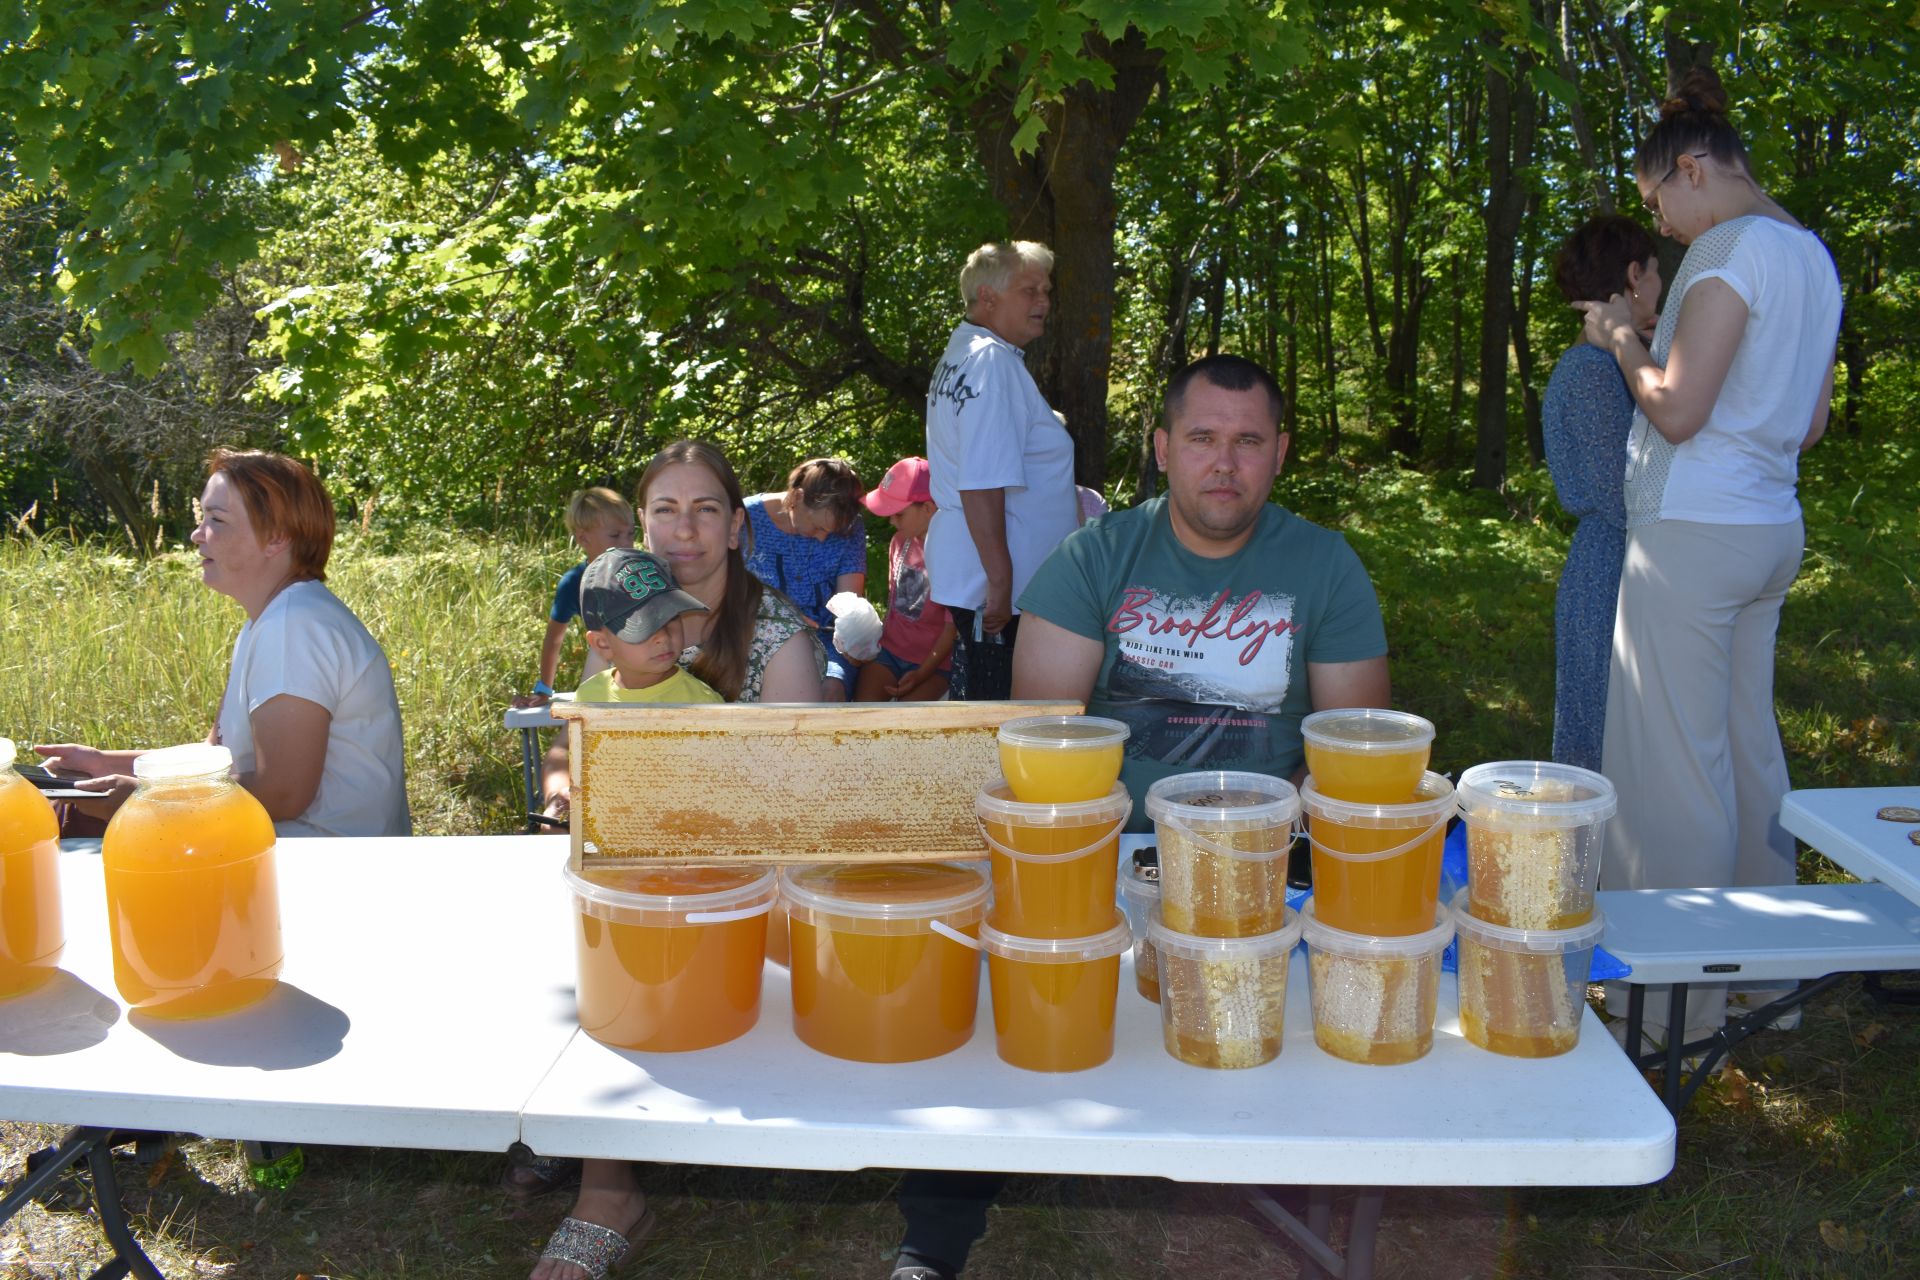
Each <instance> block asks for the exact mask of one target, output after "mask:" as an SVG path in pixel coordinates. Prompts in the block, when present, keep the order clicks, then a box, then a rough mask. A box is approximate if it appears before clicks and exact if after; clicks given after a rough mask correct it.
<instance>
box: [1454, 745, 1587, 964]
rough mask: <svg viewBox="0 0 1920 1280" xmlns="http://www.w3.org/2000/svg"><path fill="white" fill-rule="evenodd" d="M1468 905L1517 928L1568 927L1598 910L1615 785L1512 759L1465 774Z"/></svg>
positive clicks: (1540, 763) (1566, 769) (1580, 773)
mask: <svg viewBox="0 0 1920 1280" xmlns="http://www.w3.org/2000/svg"><path fill="white" fill-rule="evenodd" d="M1459 796H1460V812H1461V815H1462V816H1463V817H1464V818H1465V820H1466V825H1467V885H1468V888H1469V889H1470V890H1471V897H1470V902H1469V909H1470V910H1471V911H1472V913H1473V915H1474V916H1475V918H1477V919H1479V920H1483V921H1485V922H1487V923H1488V924H1495V925H1502V926H1505V927H1507V928H1513V929H1529V930H1543V929H1544V930H1558V929H1571V928H1574V927H1576V926H1579V925H1581V924H1584V923H1586V922H1587V921H1588V920H1589V919H1591V918H1592V916H1593V891H1594V889H1595V888H1596V887H1597V885H1598V883H1599V879H1600V851H1601V844H1602V840H1603V838H1604V835H1605V830H1606V820H1607V818H1608V817H1609V816H1610V815H1611V814H1612V813H1613V812H1614V807H1615V799H1614V791H1613V786H1612V784H1611V783H1609V782H1608V781H1607V780H1606V779H1605V778H1604V777H1602V776H1600V775H1599V774H1597V773H1592V772H1589V771H1588V770H1585V769H1578V768H1575V767H1573V766H1571V765H1559V764H1549V763H1546V762H1543V761H1532V760H1509V761H1501V762H1499V763H1495V764H1482V765H1475V766H1474V767H1473V768H1471V769H1469V770H1467V771H1466V772H1465V773H1464V774H1462V775H1461V777H1460V792H1459Z"/></svg>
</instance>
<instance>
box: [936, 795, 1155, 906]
mask: <svg viewBox="0 0 1920 1280" xmlns="http://www.w3.org/2000/svg"><path fill="white" fill-rule="evenodd" d="M1132 809H1133V802H1132V800H1131V799H1130V798H1129V797H1128V795H1127V789H1126V788H1125V787H1123V786H1120V785H1118V784H1114V785H1113V786H1112V787H1111V788H1110V789H1109V790H1108V792H1107V793H1106V794H1105V795H1104V796H1102V797H1101V798H1100V799H1099V800H1095V801H1084V802H1081V803H1077V804H1057V805H1043V804H1026V803H1023V802H1021V801H1018V800H1016V799H1014V798H1013V794H1012V791H1011V789H1010V788H1009V787H1008V786H1007V785H1006V784H1005V783H1004V782H1001V781H995V782H994V783H991V784H989V785H988V786H986V787H984V788H982V789H981V791H980V793H979V795H978V796H977V797H976V799H975V802H974V813H975V815H976V816H977V817H978V818H979V819H980V831H981V835H982V836H983V837H984V838H985V840H986V844H987V849H988V852H989V855H990V857H991V863H992V871H993V911H992V914H991V917H990V920H991V923H992V925H993V927H994V928H996V929H1000V930H1002V931H1004V932H1006V933H1009V934H1013V935H1017V936H1020V937H1029V938H1079V937H1086V936H1088V935H1091V934H1095V933H1099V932H1100V931H1102V930H1104V929H1106V928H1107V926H1108V924H1109V921H1110V918H1111V917H1112V915H1113V903H1114V877H1115V873H1116V868H1117V866H1118V863H1119V858H1120V828H1121V827H1122V826H1123V825H1124V824H1125V823H1126V820H1127V815H1128V814H1129V813H1130V812H1132Z"/></svg>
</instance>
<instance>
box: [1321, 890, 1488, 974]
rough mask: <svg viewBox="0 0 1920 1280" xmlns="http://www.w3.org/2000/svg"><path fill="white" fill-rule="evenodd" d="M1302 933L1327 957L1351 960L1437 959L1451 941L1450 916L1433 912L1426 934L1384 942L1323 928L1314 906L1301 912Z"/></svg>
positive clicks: (1373, 936) (1443, 910) (1438, 909)
mask: <svg viewBox="0 0 1920 1280" xmlns="http://www.w3.org/2000/svg"><path fill="white" fill-rule="evenodd" d="M1300 924H1301V932H1302V933H1303V934H1305V935H1306V939H1307V945H1308V946H1309V947H1311V948H1313V949H1314V950H1315V951H1324V952H1327V953H1328V954H1329V955H1336V956H1350V957H1352V958H1354V959H1360V960H1404V959H1406V958H1408V957H1410V956H1423V955H1438V954H1440V953H1441V952H1442V951H1445V950H1446V949H1447V944H1448V943H1449V942H1451V941H1453V912H1451V911H1449V910H1447V909H1446V908H1445V907H1435V908H1434V926H1433V928H1431V929H1428V930H1427V931H1426V932H1425V933H1410V934H1408V935H1407V936H1406V937H1404V938H1383V937H1381V936H1379V935H1378V934H1372V933H1348V932H1347V931H1346V930H1345V929H1336V928H1334V927H1333V926H1332V925H1329V924H1322V923H1321V922H1320V920H1319V918H1318V917H1316V916H1315V915H1314V914H1313V903H1312V902H1311V901H1308V903H1307V904H1306V905H1305V906H1304V907H1302V908H1300Z"/></svg>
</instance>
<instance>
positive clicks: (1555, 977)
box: [1453, 889, 1607, 1058]
mask: <svg viewBox="0 0 1920 1280" xmlns="http://www.w3.org/2000/svg"><path fill="white" fill-rule="evenodd" d="M1467 894H1468V890H1466V889H1462V890H1461V891H1460V892H1459V893H1458V894H1456V895H1454V899H1453V922H1454V925H1455V927H1456V928H1457V929H1458V930H1459V934H1460V1034H1461V1035H1463V1036H1465V1037H1466V1038H1467V1039H1468V1040H1470V1041H1472V1042H1473V1043H1474V1044H1477V1045H1479V1046H1480V1047H1481V1048H1482V1049H1491V1050H1492V1051H1493V1052H1495V1053H1502V1054H1505V1055H1507V1056H1508V1057H1510V1058H1552V1057H1557V1056H1558V1055H1560V1054H1563V1053H1566V1052H1567V1051H1569V1050H1570V1049H1572V1048H1573V1047H1574V1046H1575V1045H1576V1044H1579V1043H1580V1021H1581V1016H1580V1015H1581V1014H1582V1013H1583V1012H1585V1010H1586V1007H1587V974H1588V972H1589V971H1590V970H1591V969H1592V966H1593V949H1594V947H1595V946H1597V945H1599V942H1600V935H1601V934H1603V933H1605V932H1606V929H1607V925H1606V918H1605V917H1604V916H1602V915H1601V914H1600V913H1599V912H1597V911H1591V910H1590V911H1589V912H1588V913H1587V915H1588V919H1587V921H1586V922H1585V923H1584V924H1581V925H1578V926H1576V927H1574V928H1571V929H1509V928H1507V927H1505V926H1503V925H1497V924H1489V923H1487V922H1486V921H1484V920H1480V919H1476V918H1475V916H1474V915H1473V913H1472V912H1471V911H1469V910H1468V909H1467Z"/></svg>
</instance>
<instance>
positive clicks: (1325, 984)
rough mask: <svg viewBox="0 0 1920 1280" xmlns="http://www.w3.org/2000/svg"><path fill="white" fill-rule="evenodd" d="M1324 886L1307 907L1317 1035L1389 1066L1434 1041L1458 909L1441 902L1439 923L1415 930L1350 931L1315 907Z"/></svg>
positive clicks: (1352, 1055)
mask: <svg viewBox="0 0 1920 1280" xmlns="http://www.w3.org/2000/svg"><path fill="white" fill-rule="evenodd" d="M1318 906H1319V892H1318V890H1316V891H1315V893H1314V899H1313V901H1311V902H1309V903H1307V905H1306V906H1305V907H1304V908H1302V909H1301V912H1300V916H1301V927H1302V932H1303V933H1304V934H1305V935H1306V939H1307V974H1308V982H1309V983H1310V985H1311V988H1312V991H1313V1042H1314V1043H1315V1044H1317V1045H1319V1046H1320V1047H1321V1048H1322V1049H1324V1050H1326V1051H1327V1052H1328V1053H1330V1054H1332V1055H1333V1056H1334V1057H1336V1058H1345V1059H1346V1060H1347V1061H1348V1062H1364V1063H1369V1064H1371V1065H1375V1066H1388V1065H1392V1064H1394V1063H1400V1062H1412V1061H1413V1060H1414V1059H1416V1058H1423V1057H1425V1056H1426V1055H1427V1051H1428V1050H1430V1049H1432V1048H1433V1019H1434V1014H1435V1013H1436V1012H1437V1010H1438V1006H1439V1003H1440V957H1441V953H1443V952H1444V951H1446V949H1447V943H1448V942H1450V941H1452V939H1453V915H1452V913H1451V912H1449V911H1448V910H1447V909H1446V908H1445V907H1438V908H1436V909H1435V911H1434V915H1433V917H1432V925H1431V927H1430V928H1428V929H1427V930H1426V931H1425V932H1422V933H1417V934H1414V935H1412V936H1411V937H1397V938H1389V937H1380V936H1377V935H1369V934H1360V933H1349V932H1348V931H1346V930H1345V929H1335V928H1333V927H1331V926H1329V925H1327V924H1325V923H1323V922H1321V921H1320V920H1319V919H1318V918H1317V917H1316V916H1315V915H1314V912H1315V909H1316V908H1317V907H1318Z"/></svg>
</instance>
